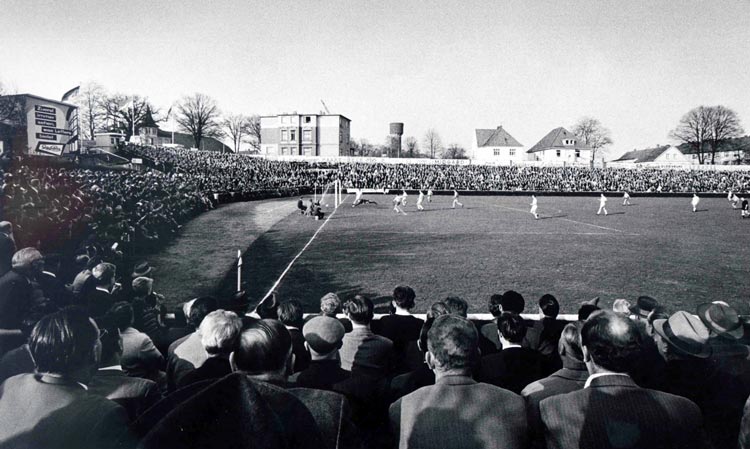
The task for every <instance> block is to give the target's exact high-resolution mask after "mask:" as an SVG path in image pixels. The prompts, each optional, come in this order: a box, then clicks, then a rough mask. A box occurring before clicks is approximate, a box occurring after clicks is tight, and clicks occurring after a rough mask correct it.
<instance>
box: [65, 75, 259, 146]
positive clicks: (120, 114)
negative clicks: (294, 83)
mask: <svg viewBox="0 0 750 449" xmlns="http://www.w3.org/2000/svg"><path fill="white" fill-rule="evenodd" d="M70 102H71V103H73V104H76V105H77V106H78V114H79V119H80V127H81V130H80V132H81V136H82V138H84V139H93V138H94V135H95V134H96V133H98V132H119V133H123V134H124V135H125V138H126V139H129V138H130V137H131V136H132V134H133V129H134V128H135V129H136V132H137V129H138V128H140V127H141V126H143V125H144V124H146V123H147V121H148V120H149V118H150V119H153V121H154V122H156V123H157V124H159V123H166V122H169V121H170V118H171V119H173V120H174V122H175V123H176V124H177V128H178V130H179V131H181V132H184V133H187V134H189V135H190V136H191V137H192V138H193V142H194V143H195V147H196V148H201V142H202V141H203V139H205V138H207V137H212V138H216V139H224V138H226V139H228V140H230V141H231V143H232V149H233V150H234V152H238V151H240V149H241V148H242V147H243V146H244V145H245V144H247V145H249V146H250V148H251V151H252V152H258V151H260V117H259V116H258V115H246V114H236V113H229V112H227V113H224V112H222V111H221V110H220V109H219V107H218V104H217V103H216V100H214V99H213V98H211V97H210V96H208V95H205V94H202V93H195V94H193V95H187V96H184V97H182V98H181V99H180V100H178V101H177V102H175V103H174V104H173V105H172V106H171V107H170V108H169V109H168V110H167V111H166V112H164V111H163V109H161V108H158V107H156V106H154V104H153V103H152V102H151V101H149V100H148V98H146V97H143V96H140V95H137V94H134V95H128V94H122V93H111V92H108V91H107V89H105V88H104V87H103V86H102V85H100V84H98V83H96V82H89V83H86V84H84V85H82V86H81V87H80V90H79V92H78V95H77V96H76V97H74V98H72V99H71V100H70Z"/></svg>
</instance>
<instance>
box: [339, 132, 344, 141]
mask: <svg viewBox="0 0 750 449" xmlns="http://www.w3.org/2000/svg"><path fill="white" fill-rule="evenodd" d="M342 142H344V131H341V130H339V143H342Z"/></svg>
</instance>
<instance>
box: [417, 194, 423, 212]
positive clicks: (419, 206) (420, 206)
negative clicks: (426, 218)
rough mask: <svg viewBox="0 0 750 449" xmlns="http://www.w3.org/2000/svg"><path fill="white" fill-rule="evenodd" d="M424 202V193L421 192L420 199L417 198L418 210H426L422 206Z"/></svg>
mask: <svg viewBox="0 0 750 449" xmlns="http://www.w3.org/2000/svg"><path fill="white" fill-rule="evenodd" d="M422 201H424V192H422V190H420V191H419V197H417V210H424V206H422Z"/></svg>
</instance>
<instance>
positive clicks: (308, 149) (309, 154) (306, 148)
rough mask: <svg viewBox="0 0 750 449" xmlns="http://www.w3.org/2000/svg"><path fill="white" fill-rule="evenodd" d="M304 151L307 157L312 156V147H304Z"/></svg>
mask: <svg viewBox="0 0 750 449" xmlns="http://www.w3.org/2000/svg"><path fill="white" fill-rule="evenodd" d="M302 151H303V152H304V154H305V156H312V155H313V152H312V147H302Z"/></svg>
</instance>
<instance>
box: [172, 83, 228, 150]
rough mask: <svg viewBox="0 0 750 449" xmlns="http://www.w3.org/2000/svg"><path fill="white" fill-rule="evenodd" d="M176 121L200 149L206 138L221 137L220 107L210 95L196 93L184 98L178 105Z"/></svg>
mask: <svg viewBox="0 0 750 449" xmlns="http://www.w3.org/2000/svg"><path fill="white" fill-rule="evenodd" d="M175 120H176V121H177V123H178V124H179V125H180V127H181V128H182V129H183V130H184V131H185V132H187V133H189V134H190V135H191V136H193V141H194V142H195V147H196V148H200V147H201V146H200V145H201V141H202V140H203V138H205V137H221V135H222V133H221V125H220V123H219V107H218V106H217V105H216V101H214V99H213V98H211V97H209V96H208V95H204V94H201V93H196V94H194V95H192V96H189V97H184V98H183V99H182V101H180V103H178V104H177V115H176V117H175Z"/></svg>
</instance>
